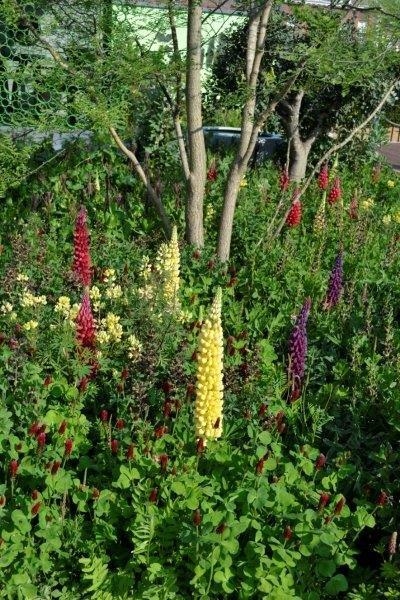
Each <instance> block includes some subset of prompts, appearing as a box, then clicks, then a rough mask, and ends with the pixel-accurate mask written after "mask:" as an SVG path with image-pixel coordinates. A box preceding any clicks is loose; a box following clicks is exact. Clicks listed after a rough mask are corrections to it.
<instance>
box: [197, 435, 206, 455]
mask: <svg viewBox="0 0 400 600" xmlns="http://www.w3.org/2000/svg"><path fill="white" fill-rule="evenodd" d="M204 450H205V445H204V440H203V438H199V439H198V440H197V442H196V453H197V454H202V453H203V452H204Z"/></svg>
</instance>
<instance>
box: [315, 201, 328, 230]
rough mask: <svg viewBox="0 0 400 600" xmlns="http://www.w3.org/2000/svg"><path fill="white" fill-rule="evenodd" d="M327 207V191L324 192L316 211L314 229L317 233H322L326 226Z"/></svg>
mask: <svg viewBox="0 0 400 600" xmlns="http://www.w3.org/2000/svg"><path fill="white" fill-rule="evenodd" d="M325 208H326V192H324V195H323V198H322V201H321V204H320V206H319V208H318V210H317V212H316V215H315V217H314V231H315V232H316V233H320V232H321V231H323V230H324V229H325V227H326V218H325Z"/></svg>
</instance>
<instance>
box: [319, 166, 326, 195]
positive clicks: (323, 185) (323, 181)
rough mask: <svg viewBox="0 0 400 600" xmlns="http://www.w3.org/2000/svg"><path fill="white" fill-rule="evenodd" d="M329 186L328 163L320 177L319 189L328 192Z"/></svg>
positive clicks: (321, 171) (322, 169) (323, 167)
mask: <svg viewBox="0 0 400 600" xmlns="http://www.w3.org/2000/svg"><path fill="white" fill-rule="evenodd" d="M328 185H329V170H328V163H324V164H323V165H322V167H321V170H320V172H319V175H318V187H319V189H320V190H326V189H327V188H328Z"/></svg>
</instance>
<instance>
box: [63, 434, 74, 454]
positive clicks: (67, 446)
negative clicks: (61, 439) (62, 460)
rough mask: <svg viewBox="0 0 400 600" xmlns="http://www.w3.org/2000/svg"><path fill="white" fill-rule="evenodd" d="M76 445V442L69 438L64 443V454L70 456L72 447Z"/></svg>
mask: <svg viewBox="0 0 400 600" xmlns="http://www.w3.org/2000/svg"><path fill="white" fill-rule="evenodd" d="M73 447H74V442H73V441H72V440H71V439H70V438H68V439H67V440H65V443H64V454H65V456H70V455H71V452H72V448H73Z"/></svg>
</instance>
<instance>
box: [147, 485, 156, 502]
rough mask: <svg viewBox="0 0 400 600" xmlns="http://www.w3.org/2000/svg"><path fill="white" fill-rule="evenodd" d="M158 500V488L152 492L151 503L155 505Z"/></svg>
mask: <svg viewBox="0 0 400 600" xmlns="http://www.w3.org/2000/svg"><path fill="white" fill-rule="evenodd" d="M157 498H158V488H156V487H155V488H153V489H152V490H151V492H150V495H149V501H150V502H153V503H154V502H157Z"/></svg>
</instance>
